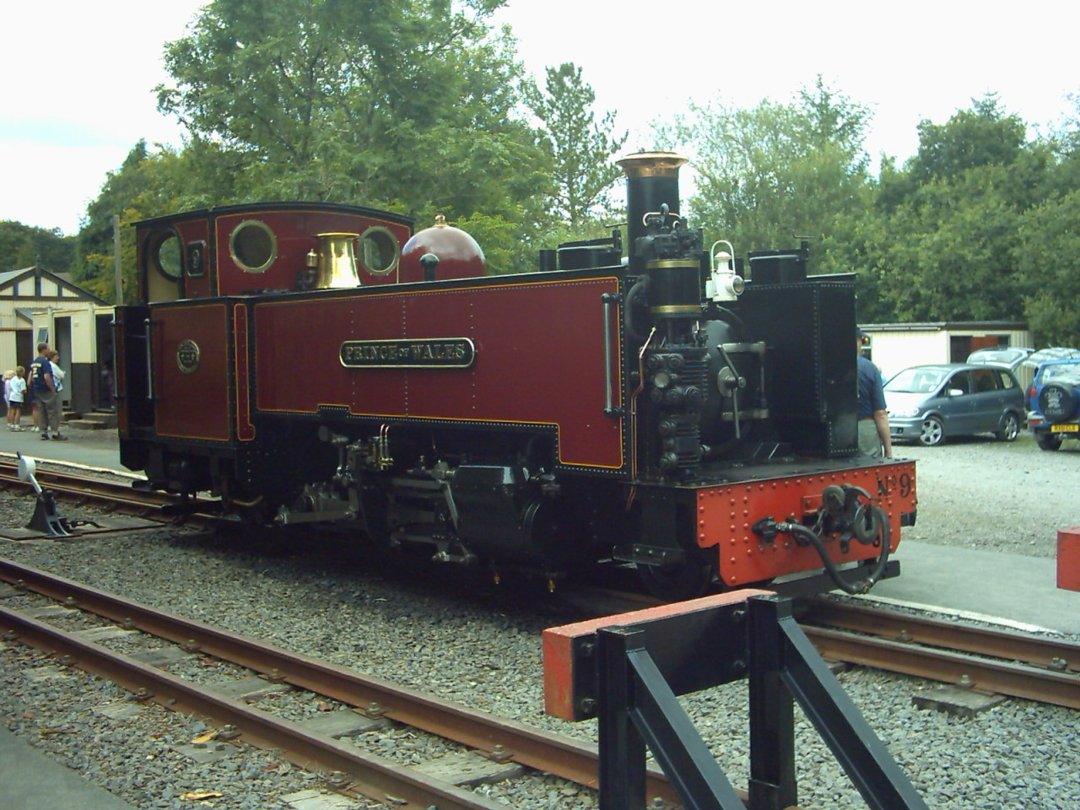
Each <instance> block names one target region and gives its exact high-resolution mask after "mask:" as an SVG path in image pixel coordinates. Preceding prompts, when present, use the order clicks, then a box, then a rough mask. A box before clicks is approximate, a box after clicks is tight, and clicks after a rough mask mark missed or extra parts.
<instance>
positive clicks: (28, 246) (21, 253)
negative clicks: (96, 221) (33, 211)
mask: <svg viewBox="0 0 1080 810" xmlns="http://www.w3.org/2000/svg"><path fill="white" fill-rule="evenodd" d="M0 257H2V259H0V261H2V264H0V271H2V270H22V269H23V268H26V267H32V266H34V265H38V266H40V267H44V268H45V269H46V270H51V271H52V272H54V273H67V272H70V271H71V270H72V269H73V266H74V263H75V239H74V237H71V236H64V235H63V234H62V233H61V232H60V229H59V228H54V229H52V230H48V229H46V228H35V227H33V226H32V225H24V224H23V223H21V222H15V221H13V220H3V221H0Z"/></svg>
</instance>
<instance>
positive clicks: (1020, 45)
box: [0, 0, 1080, 269]
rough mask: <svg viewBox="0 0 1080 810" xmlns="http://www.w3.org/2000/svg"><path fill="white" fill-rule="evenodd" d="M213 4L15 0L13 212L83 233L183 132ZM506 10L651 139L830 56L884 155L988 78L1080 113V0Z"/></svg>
mask: <svg viewBox="0 0 1080 810" xmlns="http://www.w3.org/2000/svg"><path fill="white" fill-rule="evenodd" d="M265 1H266V2H273V0H265ZM203 4H204V3H203V2H202V0H167V1H166V2H163V1H162V0H137V1H136V0H97V2H87V0H52V2H42V1H41V0H38V1H37V2H15V0H0V29H2V30H3V31H4V32H5V37H4V43H3V45H2V46H0V75H2V76H3V81H2V83H0V110H2V113H0V219H13V220H18V221H20V222H23V223H26V224H28V225H35V226H39V227H45V228H60V229H61V230H62V231H63V232H65V233H75V232H76V231H77V230H78V227H79V222H80V219H81V217H82V216H83V214H84V213H85V210H86V205H87V203H89V202H90V201H91V200H93V199H94V198H95V197H96V196H97V194H98V192H99V191H100V189H101V185H102V183H103V182H104V180H105V175H106V172H108V171H110V170H114V169H116V168H118V167H119V166H120V163H121V162H122V161H123V159H124V157H125V156H126V155H127V153H128V152H129V151H130V149H131V147H132V146H134V144H135V143H136V142H137V141H138V140H139V139H140V138H145V139H146V140H147V141H148V142H150V143H155V142H164V143H172V144H179V143H180V132H179V130H178V128H177V127H176V126H175V124H174V123H173V122H172V121H170V120H168V119H166V118H164V117H162V116H160V115H158V113H157V112H156V109H155V102H154V95H153V88H154V86H155V85H157V84H159V83H161V82H167V81H168V76H167V75H166V74H165V72H164V70H163V68H162V65H161V54H162V50H163V46H164V43H165V42H168V41H170V40H174V39H177V38H179V37H181V36H183V35H184V34H185V32H186V26H187V24H188V23H189V22H190V21H191V20H192V19H193V18H194V17H195V15H196V14H197V13H198V10H199V8H200V7H201V6H202V5H203ZM498 19H499V20H500V21H503V22H508V23H510V24H511V25H512V27H513V29H514V31H515V33H516V35H517V37H518V40H519V56H520V57H521V58H522V59H523V60H524V61H525V63H526V66H527V67H528V69H529V70H530V71H532V72H533V73H534V74H535V75H536V76H537V77H540V78H542V76H543V70H544V67H545V66H548V65H558V64H559V63H561V62H575V63H576V64H578V65H580V66H581V67H582V68H583V76H584V79H585V81H586V82H588V83H589V84H590V85H591V86H592V87H593V89H594V90H595V91H596V96H597V108H598V111H600V112H603V111H606V110H613V111H616V112H617V113H618V114H619V119H618V125H619V127H620V128H621V129H629V130H631V132H632V133H633V134H632V136H631V139H630V141H629V145H630V146H633V147H637V146H650V145H651V144H649V142H648V138H647V133H648V124H649V122H650V121H651V120H653V119H654V118H658V117H659V118H668V117H671V116H673V115H674V114H675V113H677V112H679V111H680V110H682V109H684V108H685V106H686V104H687V102H688V101H689V100H694V101H697V102H699V103H705V102H709V101H719V102H723V103H725V104H728V105H733V106H737V107H751V106H753V105H755V104H756V103H758V102H759V101H761V100H762V99H763V98H771V99H773V100H774V101H778V102H787V101H790V100H792V99H793V97H794V95H795V93H797V92H798V90H799V89H800V88H802V87H806V86H812V85H813V83H814V80H815V77H816V76H817V74H819V73H820V74H821V75H822V77H823V78H824V80H825V82H826V84H827V85H829V86H830V87H831V88H832V89H834V90H837V91H840V92H842V93H844V94H845V95H847V96H849V97H850V98H852V99H853V100H855V101H857V102H860V103H862V104H865V105H867V106H868V107H870V109H871V110H872V112H873V116H874V117H873V121H872V123H871V130H870V137H869V139H868V142H867V147H868V149H869V151H870V154H871V156H872V157H874V158H875V159H876V158H877V156H878V155H879V154H880V153H885V154H887V155H891V156H893V157H897V158H899V159H900V160H901V161H903V160H904V159H906V158H908V157H910V156H911V154H912V153H913V152H914V151H915V149H916V148H917V146H918V135H917V132H916V126H917V124H918V122H919V121H920V120H922V119H929V120H931V121H933V122H935V123H944V122H945V121H946V120H948V118H949V117H950V116H951V115H952V114H953V113H955V112H956V111H957V110H958V109H965V108H968V107H970V105H971V100H972V99H973V98H980V97H982V96H983V95H984V94H985V93H987V92H991V91H993V92H997V93H998V94H999V96H1000V99H1001V102H1002V104H1003V105H1004V107H1005V109H1006V110H1007V111H1008V112H1010V113H1016V114H1018V115H1019V116H1020V117H1021V118H1022V119H1023V120H1024V121H1026V122H1027V123H1028V124H1029V126H1031V127H1032V132H1031V133H1029V134H1032V135H1033V134H1034V132H1035V131H1036V130H1039V131H1045V130H1046V129H1047V128H1048V127H1050V126H1052V125H1055V124H1057V123H1060V121H1061V120H1062V119H1063V118H1064V117H1066V116H1067V115H1069V114H1071V113H1073V112H1074V111H1075V107H1074V106H1073V105H1072V104H1071V103H1070V102H1069V101H1068V99H1067V96H1068V94H1069V93H1075V92H1080V62H1078V60H1077V56H1076V45H1075V41H1076V31H1077V28H1078V23H1080V3H1077V2H1075V0H1073V2H1056V1H1051V0H1031V1H1030V2H1027V3H1024V4H1021V5H1015V4H1013V5H1004V4H990V3H984V2H967V1H966V0H936V2H926V1H925V0H906V2H892V3H883V2H880V0H879V2H873V1H872V0H862V2H854V1H850V2H849V0H818V1H817V2H813V3H810V2H805V0H801V1H800V2H788V1H787V0H784V2H775V1H770V0H757V2H754V3H743V4H738V5H732V4H727V3H723V2H719V1H718V0H681V2H677V3H675V2H672V3H663V2H660V3H658V2H650V3H643V2H639V1H638V0H511V2H510V3H509V5H508V8H507V9H505V10H504V11H502V12H500V14H499V17H498ZM0 269H6V268H5V267H4V266H3V261H2V258H0Z"/></svg>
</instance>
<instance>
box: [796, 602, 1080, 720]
mask: <svg viewBox="0 0 1080 810" xmlns="http://www.w3.org/2000/svg"><path fill="white" fill-rule="evenodd" d="M799 622H800V625H801V626H802V628H803V631H804V632H805V633H806V635H807V636H808V637H809V638H810V640H811V641H812V642H813V643H814V646H815V647H817V649H818V652H820V653H821V655H822V656H823V657H825V658H830V659H835V660H839V661H845V662H848V663H852V664H859V665H862V666H868V667H874V668H877V669H882V670H886V671H888V672H899V673H903V674H905V675H914V676H917V677H920V678H928V679H930V680H935V681H941V682H943V683H950V684H954V685H957V686H962V687H965V688H970V689H974V690H978V691H982V692H988V693H994V694H1001V695H1009V696H1010V697H1021V698H1026V699H1028V700H1035V701H1039V702H1042V703H1052V704H1054V705H1057V706H1065V707H1067V708H1071V709H1080V644H1078V643H1076V642H1074V641H1068V640H1064V639H1059V638H1055V637H1049V636H1040V635H1035V634H1032V633H1021V632H1017V631H1013V630H1006V629H1001V628H985V627H974V626H968V625H960V624H956V623H955V622H950V621H945V620H942V619H937V618H933V617H929V616H919V615H907V614H904V613H900V612H896V611H891V610H880V609H875V608H867V607H860V606H856V605H852V604H844V603H838V602H833V601H830V600H827V599H814V600H808V601H807V602H805V603H804V604H803V609H802V610H801V611H800V614H799Z"/></svg>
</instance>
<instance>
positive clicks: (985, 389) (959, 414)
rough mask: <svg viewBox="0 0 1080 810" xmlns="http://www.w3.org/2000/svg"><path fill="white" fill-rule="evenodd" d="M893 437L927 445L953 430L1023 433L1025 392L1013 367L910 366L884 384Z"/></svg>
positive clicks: (1004, 436)
mask: <svg viewBox="0 0 1080 810" xmlns="http://www.w3.org/2000/svg"><path fill="white" fill-rule="evenodd" d="M885 404H886V407H887V408H888V411H889V432H890V433H891V434H892V437H893V440H894V441H904V440H909V441H916V440H917V441H919V442H921V443H922V444H925V445H926V446H928V447H933V446H934V445H938V444H941V443H942V442H943V441H945V439H946V437H949V436H963V435H970V434H974V433H993V434H995V435H996V436H997V437H998V438H999V439H1001V440H1002V441H1006V442H1011V441H1013V440H1014V439H1015V438H1016V437H1017V436H1018V435H1020V428H1021V426H1022V425H1023V422H1024V392H1023V389H1021V387H1020V383H1018V382H1017V380H1016V377H1015V376H1014V375H1013V373H1012V372H1011V371H1009V370H1008V369H1005V368H998V367H994V366H984V365H971V364H967V363H948V364H940V365H929V366H912V367H911V368H906V369H904V370H903V371H901V372H900V373H899V374H897V375H896V376H895V377H893V378H892V379H891V380H889V381H888V382H887V383H886V384H885Z"/></svg>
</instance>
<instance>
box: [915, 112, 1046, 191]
mask: <svg viewBox="0 0 1080 810" xmlns="http://www.w3.org/2000/svg"><path fill="white" fill-rule="evenodd" d="M918 130H919V151H918V153H916V155H915V157H913V158H912V159H911V163H910V165H909V166H908V171H909V172H910V174H911V176H912V178H913V179H914V181H915V182H916V183H927V182H930V181H931V180H933V179H935V178H949V177H956V176H957V175H959V174H962V173H963V172H965V171H967V170H969V169H976V168H980V167H983V166H1007V165H1010V164H1012V163H1013V162H1014V161H1016V159H1017V158H1018V157H1019V155H1020V152H1021V149H1022V148H1023V146H1024V142H1025V140H1026V128H1025V126H1024V122H1023V121H1021V120H1020V118H1019V117H1018V116H1016V115H1006V114H1005V111H1004V110H1003V109H1002V108H1001V105H1000V103H999V101H998V98H997V95H996V94H994V93H988V94H986V95H985V96H984V97H983V98H981V99H978V100H975V99H972V108H971V109H970V110H960V111H959V112H957V113H956V114H955V115H953V116H952V117H951V118H950V119H949V120H948V122H946V123H944V124H934V123H931V122H930V121H926V120H923V121H921V122H919V126H918Z"/></svg>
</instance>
